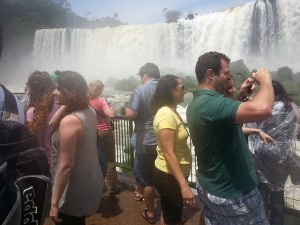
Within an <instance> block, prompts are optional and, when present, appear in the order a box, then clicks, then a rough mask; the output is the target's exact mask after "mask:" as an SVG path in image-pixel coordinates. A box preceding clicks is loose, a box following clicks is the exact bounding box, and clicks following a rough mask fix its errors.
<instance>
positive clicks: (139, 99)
mask: <svg viewBox="0 0 300 225" xmlns="http://www.w3.org/2000/svg"><path fill="white" fill-rule="evenodd" d="M157 83H158V80H151V81H149V82H147V83H146V84H143V85H141V86H140V87H138V88H137V89H136V90H135V91H134V92H133V94H132V96H131V97H130V100H129V103H128V105H127V108H129V109H131V110H132V111H134V112H136V113H137V117H135V118H134V122H135V133H136V152H137V153H145V154H151V153H156V150H155V148H154V151H153V152H149V149H152V148H145V146H148V145H150V146H153V145H157V143H156V139H155V135H154V130H153V119H154V114H153V110H152V97H153V95H154V92H155V89H156V86H157Z"/></svg>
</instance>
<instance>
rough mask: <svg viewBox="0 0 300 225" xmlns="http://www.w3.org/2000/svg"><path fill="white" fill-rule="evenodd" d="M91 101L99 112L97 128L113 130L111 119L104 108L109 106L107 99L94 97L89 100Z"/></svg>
mask: <svg viewBox="0 0 300 225" xmlns="http://www.w3.org/2000/svg"><path fill="white" fill-rule="evenodd" d="M89 103H90V105H91V106H92V107H93V108H94V109H95V110H96V112H97V117H98V125H97V130H111V127H110V125H109V119H108V117H107V116H106V115H105V113H104V110H105V109H107V108H109V105H108V104H107V102H106V100H105V99H104V98H93V99H90V100H89ZM99 114H100V115H99Z"/></svg>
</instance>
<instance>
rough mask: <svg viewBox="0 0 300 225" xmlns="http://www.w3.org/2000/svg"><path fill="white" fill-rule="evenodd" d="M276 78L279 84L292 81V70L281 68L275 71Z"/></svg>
mask: <svg viewBox="0 0 300 225" xmlns="http://www.w3.org/2000/svg"><path fill="white" fill-rule="evenodd" d="M276 78H277V80H278V81H280V82H285V81H291V80H294V77H293V70H292V69H291V68H289V67H287V66H284V67H281V68H279V69H278V70H277V73H276Z"/></svg>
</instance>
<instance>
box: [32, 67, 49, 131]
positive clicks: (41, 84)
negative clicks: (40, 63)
mask: <svg viewBox="0 0 300 225" xmlns="http://www.w3.org/2000/svg"><path fill="white" fill-rule="evenodd" d="M26 85H27V88H28V89H29V103H28V106H27V110H28V109H29V108H31V107H33V108H34V111H33V121H32V122H31V123H29V124H28V127H29V130H30V131H31V132H32V133H34V134H36V135H37V136H39V134H40V132H41V130H42V128H43V126H44V124H45V121H46V120H47V117H48V115H49V113H50V112H51V111H52V108H53V104H54V99H53V96H52V92H53V91H54V89H55V86H54V84H53V82H52V80H51V78H50V76H49V74H48V73H47V72H40V71H35V72H33V73H32V74H31V75H30V76H29V78H28V81H27V84H26Z"/></svg>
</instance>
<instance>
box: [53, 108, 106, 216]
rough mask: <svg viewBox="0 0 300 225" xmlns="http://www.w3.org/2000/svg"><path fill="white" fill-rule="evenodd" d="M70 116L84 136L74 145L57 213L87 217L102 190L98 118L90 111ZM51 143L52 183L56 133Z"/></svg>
mask: <svg viewBox="0 0 300 225" xmlns="http://www.w3.org/2000/svg"><path fill="white" fill-rule="evenodd" d="M73 114H74V115H75V116H77V117H78V118H79V119H80V120H81V121H82V124H83V129H84V135H83V138H82V139H81V140H80V141H79V142H78V143H77V145H76V155H75V163H74V167H73V169H72V173H71V176H70V179H69V182H68V185H67V187H66V189H65V190H64V193H63V196H62V197H61V199H60V202H59V212H60V213H65V214H67V215H70V216H78V217H80V216H89V215H91V214H92V213H94V212H96V211H97V209H98V207H99V204H100V201H101V196H102V189H103V175H102V172H101V169H100V165H99V161H98V153H97V127H96V126H97V117H96V113H95V111H94V110H93V109H92V108H90V107H89V108H88V109H85V110H82V111H78V112H74V113H73ZM52 143H53V146H54V149H53V153H52V165H51V173H52V178H54V182H55V180H56V175H57V170H58V168H59V164H60V160H59V150H60V146H59V135H58V132H56V133H55V134H54V136H53V138H52ZM53 188H55V186H53ZM53 191H55V190H53Z"/></svg>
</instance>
